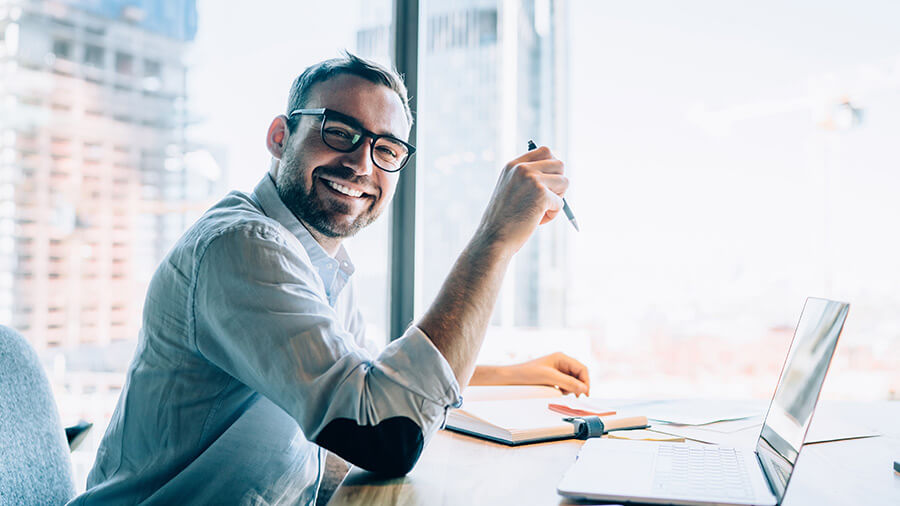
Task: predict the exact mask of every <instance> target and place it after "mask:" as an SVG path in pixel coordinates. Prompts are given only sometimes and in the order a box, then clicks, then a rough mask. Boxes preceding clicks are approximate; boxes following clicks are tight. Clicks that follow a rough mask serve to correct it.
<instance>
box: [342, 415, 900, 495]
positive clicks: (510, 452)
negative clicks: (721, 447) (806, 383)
mask: <svg viewBox="0 0 900 506" xmlns="http://www.w3.org/2000/svg"><path fill="white" fill-rule="evenodd" d="M723 402H727V401H723ZM828 417H839V418H840V419H841V420H842V421H846V422H848V423H853V424H857V425H862V426H869V427H872V428H874V429H876V430H877V431H878V432H880V433H881V434H883V435H882V436H880V437H873V438H866V439H855V440H848V441H836V442H831V443H819V444H814V445H808V446H806V447H804V449H803V452H802V453H801V455H800V459H799V460H798V462H797V466H796V469H795V471H794V476H793V478H792V480H791V484H790V486H789V487H788V492H787V496H786V497H785V501H784V503H783V504H784V505H785V506H796V505H815V506H819V505H836V506H837V505H841V506H844V505H850V504H866V505H879V504H884V505H891V506H897V505H900V476H898V475H896V474H895V473H894V471H893V461H894V460H895V459H900V402H897V401H880V402H866V403H862V402H844V401H834V402H829V401H823V402H821V403H820V406H819V408H818V410H817V411H816V414H815V416H814V418H813V424H815V423H816V420H818V419H820V418H828ZM755 437H756V435H755V434H754V435H753V436H752V438H751V439H750V440H749V441H747V443H746V444H747V445H748V446H752V445H753V444H754V443H755ZM582 443H583V442H582V441H577V440H570V441H560V442H554V443H541V444H535V445H526V446H522V447H517V448H513V447H508V446H504V445H501V444H496V443H491V442H488V441H483V440H480V439H476V438H472V437H469V436H464V435H462V434H456V433H453V432H448V431H441V432H439V433H438V434H436V435H435V436H434V438H433V439H432V441H431V443H430V444H429V446H428V447H427V448H425V451H424V452H423V453H422V457H421V459H420V460H419V462H418V464H416V467H415V468H414V469H413V470H412V472H411V473H409V475H407V476H405V477H403V478H396V479H391V480H379V479H377V478H375V477H374V476H373V475H371V474H370V473H367V472H364V471H361V470H359V469H355V468H354V469H351V471H350V472H349V473H348V474H347V476H346V478H344V481H343V482H342V483H341V485H340V486H339V487H338V489H337V490H336V491H335V493H334V495H333V496H332V499H331V501H330V502H329V503H328V504H329V505H332V506H342V505H387V504H400V505H436V504H439V505H448V506H449V505H457V504H460V505H469V504H491V505H504V504H523V505H530V504H538V505H541V504H554V505H558V504H570V503H568V502H566V501H564V500H563V498H562V497H560V496H559V495H557V493H556V485H557V483H558V482H559V480H560V479H561V478H562V476H563V474H564V473H565V472H566V470H567V469H568V468H569V466H570V465H571V463H572V462H574V461H575V456H576V455H577V453H578V450H579V448H581V445H582Z"/></svg>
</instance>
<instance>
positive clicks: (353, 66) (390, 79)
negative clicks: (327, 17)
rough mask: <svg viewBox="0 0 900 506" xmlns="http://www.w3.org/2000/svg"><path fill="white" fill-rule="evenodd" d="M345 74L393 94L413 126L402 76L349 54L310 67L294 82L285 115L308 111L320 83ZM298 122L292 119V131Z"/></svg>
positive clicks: (388, 68) (347, 52) (290, 123)
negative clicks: (299, 110) (313, 94)
mask: <svg viewBox="0 0 900 506" xmlns="http://www.w3.org/2000/svg"><path fill="white" fill-rule="evenodd" d="M341 74H351V75H355V76H359V77H361V78H363V79H366V80H368V81H371V82H373V83H375V84H381V85H384V86H387V87H388V88H390V89H391V90H393V91H394V92H395V93H396V94H397V96H399V97H400V101H401V102H402V103H403V110H404V112H405V113H406V120H407V121H408V122H409V124H410V125H412V123H413V115H412V110H411V109H410V108H409V96H408V92H407V90H406V85H405V84H403V78H402V77H400V74H399V73H398V72H397V71H396V70H395V69H393V68H391V67H386V66H384V65H381V64H380V63H377V62H375V61H372V60H369V59H367V58H363V57H360V56H357V55H355V54H353V53H351V52H349V51H344V52H343V55H342V56H340V57H338V58H331V59H329V60H325V61H321V62H319V63H316V64H315V65H311V66H309V67H307V68H306V70H304V71H303V73H302V74H300V75H299V76H298V77H297V78H296V79H294V83H293V84H291V93H290V95H289V96H288V107H287V112H286V113H285V114H290V113H291V111H293V110H296V109H303V108H304V107H306V101H307V100H308V99H309V92H310V90H312V88H313V86H315V84H316V83H320V82H323V81H327V80H329V79H331V78H332V77H335V76H338V75H341ZM295 121H298V120H295V119H294V118H288V126H289V128H291V129H293V128H294V125H295Z"/></svg>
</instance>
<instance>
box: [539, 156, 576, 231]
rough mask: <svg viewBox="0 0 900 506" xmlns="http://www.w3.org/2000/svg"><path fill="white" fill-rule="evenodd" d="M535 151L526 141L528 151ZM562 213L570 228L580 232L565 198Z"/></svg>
mask: <svg viewBox="0 0 900 506" xmlns="http://www.w3.org/2000/svg"><path fill="white" fill-rule="evenodd" d="M534 149H537V144H535V143H534V141H533V140H531V139H529V140H528V151H531V150H534ZM563 212H564V213H566V218H569V222H570V223H572V226H573V227H575V231H576V232H581V229H580V228H578V222H577V221H575V215H574V214H572V209H571V208H570V207H569V203H568V202H566V198H565V197H563Z"/></svg>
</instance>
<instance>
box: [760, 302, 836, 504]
mask: <svg viewBox="0 0 900 506" xmlns="http://www.w3.org/2000/svg"><path fill="white" fill-rule="evenodd" d="M849 309H850V306H849V304H846V303H844V302H835V301H831V300H826V299H816V298H809V299H806V305H804V306H803V312H802V313H801V315H800V322H799V323H798V324H797V330H796V331H795V332H794V340H793V342H792V343H791V349H790V351H788V356H787V360H786V361H785V363H784V368H783V369H782V371H781V378H780V379H779V380H778V386H777V387H776V388H775V396H774V397H773V398H772V403H771V404H770V405H769V412H768V413H767V414H766V421H765V423H763V427H762V432H761V433H760V435H759V440H758V442H757V444H756V451H757V454H758V455H759V459H760V463H761V464H762V467H763V470H764V471H765V473H766V476H767V477H768V479H769V483H770V484H771V485H772V488H773V492H774V493H775V495H776V497H777V498H778V502H779V503H780V502H781V499H782V498H783V497H784V490H785V488H787V483H788V480H789V478H790V476H791V472H792V471H793V470H794V464H795V463H796V462H797V455H798V454H799V453H800V447H801V446H803V440H804V438H805V437H806V431H807V429H809V422H810V420H811V419H812V414H813V409H815V406H816V401H818V399H819V392H820V391H821V390H822V383H823V382H824V381H825V373H826V372H827V371H828V365H829V364H830V363H831V357H832V355H833V354H834V348H835V346H836V345H837V341H838V336H839V335H840V333H841V329H842V328H843V326H844V320H845V319H846V318H847V311H848V310H849Z"/></svg>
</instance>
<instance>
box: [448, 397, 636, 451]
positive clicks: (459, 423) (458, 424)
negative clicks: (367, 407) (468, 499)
mask: <svg viewBox="0 0 900 506" xmlns="http://www.w3.org/2000/svg"><path fill="white" fill-rule="evenodd" d="M548 390H549V391H548V392H545V393H546V394H548V395H552V396H548V397H537V398H527V397H526V398H514V399H502V400H489V399H488V400H485V399H484V397H483V396H482V397H480V399H481V400H472V401H469V400H468V399H467V400H466V402H465V404H464V405H463V407H461V408H459V409H454V410H453V411H451V412H450V413H449V414H448V415H447V428H448V429H450V430H454V431H457V432H462V433H465V434H470V435H473V436H477V437H481V438H485V439H490V440H492V441H496V442H499V443H503V444H507V445H520V444H525V443H537V442H541V441H554V440H558V439H570V438H572V437H575V426H574V425H573V424H572V423H571V422H567V421H564V420H563V418H565V417H566V415H564V414H560V413H557V412H554V411H551V410H550V409H549V408H548V405H549V404H551V403H553V404H562V405H565V406H567V407H571V408H575V409H584V410H589V411H597V410H598V407H597V406H594V405H593V404H592V403H590V401H588V400H586V399H576V398H575V397H574V396H571V395H569V396H562V395H560V394H559V392H558V391H556V392H555V395H553V390H552V389H548ZM467 392H468V390H467ZM476 398H479V397H478V396H476ZM600 419H601V420H603V424H604V426H605V427H606V429H607V430H616V429H630V428H640V427H645V426H646V425H647V417H644V416H620V415H618V414H617V415H610V416H601V417H600Z"/></svg>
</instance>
